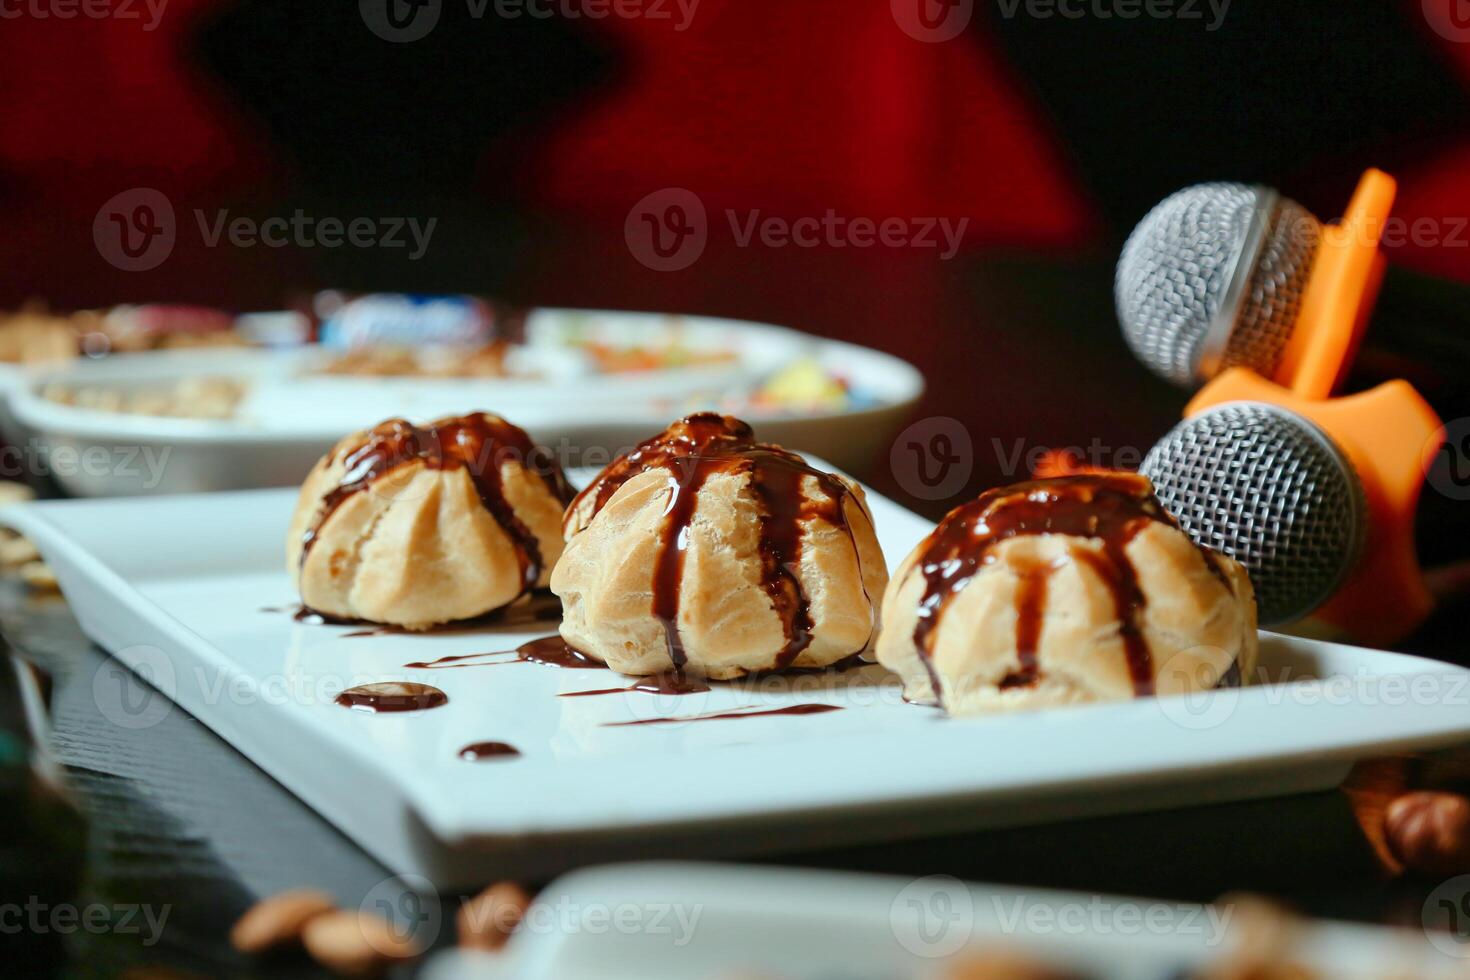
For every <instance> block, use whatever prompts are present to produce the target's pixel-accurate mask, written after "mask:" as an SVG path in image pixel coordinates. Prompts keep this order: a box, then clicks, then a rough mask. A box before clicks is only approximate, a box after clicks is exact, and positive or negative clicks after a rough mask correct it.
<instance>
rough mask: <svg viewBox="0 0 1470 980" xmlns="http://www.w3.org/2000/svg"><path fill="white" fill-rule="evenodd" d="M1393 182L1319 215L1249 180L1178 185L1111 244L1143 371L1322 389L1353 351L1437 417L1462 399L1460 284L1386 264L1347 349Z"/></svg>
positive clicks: (1365, 296) (1377, 272)
mask: <svg viewBox="0 0 1470 980" xmlns="http://www.w3.org/2000/svg"><path fill="white" fill-rule="evenodd" d="M1396 190H1397V185H1396V184H1395V182H1394V180H1393V178H1391V177H1389V176H1388V175H1387V174H1385V173H1382V172H1381V171H1377V170H1370V171H1368V172H1367V173H1366V174H1365V175H1364V176H1363V180H1362V182H1361V183H1360V184H1359V186H1358V190H1357V192H1356V193H1355V194H1354V196H1353V199H1352V202H1351V203H1350V204H1349V206H1348V208H1347V211H1346V212H1345V214H1344V217H1343V219H1342V221H1341V222H1339V223H1338V224H1334V225H1327V224H1323V223H1322V222H1321V221H1319V220H1318V219H1317V218H1316V217H1315V216H1314V215H1313V214H1312V213H1311V212H1310V211H1308V210H1307V209H1306V208H1304V207H1302V206H1301V205H1300V204H1298V203H1297V202H1295V201H1293V200H1291V199H1290V198H1287V197H1283V196H1282V195H1281V194H1279V193H1277V192H1276V191H1274V190H1272V189H1270V188H1268V187H1262V186H1259V185H1247V184H1238V183H1207V184H1198V185H1195V186H1193V187H1189V188H1186V189H1184V190H1182V191H1179V192H1177V193H1175V194H1173V195H1171V196H1170V197H1168V198H1166V199H1165V200H1164V201H1163V202H1161V203H1160V204H1159V205H1157V206H1156V207H1155V208H1154V209H1153V210H1152V211H1150V212H1149V214H1148V215H1147V216H1146V217H1145V218H1144V219H1143V220H1142V221H1141V222H1139V224H1138V226H1137V227H1136V228H1135V229H1134V231H1133V233H1132V235H1131V236H1129V238H1128V241H1127V244H1126V245H1125V246H1124V248H1123V253H1122V257H1121V259H1120V260H1119V262H1118V267H1117V273H1116V277H1115V279H1114V287H1113V292H1114V299H1115V302H1116V306H1117V311H1118V318H1119V321H1120V323H1121V324H1122V327H1123V335H1124V337H1125V339H1126V340H1127V342H1128V345H1129V346H1130V347H1131V348H1132V349H1133V352H1134V353H1135V354H1136V355H1137V356H1138V358H1139V359H1140V360H1141V361H1143V363H1144V364H1145V365H1147V366H1148V367H1149V368H1150V369H1151V370H1153V371H1154V373H1156V374H1158V375H1160V376H1162V377H1164V378H1167V379H1168V380H1170V381H1173V382H1174V383H1176V384H1179V385H1182V386H1186V387H1194V386H1198V385H1201V384H1204V383H1205V382H1207V381H1209V380H1210V379H1212V378H1214V377H1216V376H1218V375H1219V374H1220V372H1222V371H1224V370H1226V369H1228V368H1231V367H1248V368H1251V369H1252V370H1254V371H1256V372H1257V373H1258V374H1260V375H1261V376H1263V377H1266V378H1270V379H1272V380H1274V381H1276V382H1277V383H1278V384H1281V385H1282V386H1284V387H1287V388H1290V389H1292V390H1293V391H1295V392H1297V393H1298V394H1301V395H1305V396H1307V397H1310V398H1326V397H1328V396H1329V395H1330V394H1332V392H1333V391H1334V390H1338V389H1340V388H1342V387H1343V386H1344V383H1345V382H1346V381H1347V380H1348V375H1349V373H1350V371H1351V369H1352V368H1353V366H1354V364H1355V363H1356V364H1357V365H1358V366H1359V367H1361V368H1363V369H1364V374H1365V375H1366V377H1361V378H1357V379H1355V380H1356V381H1358V382H1359V383H1360V384H1363V385H1364V386H1367V385H1371V384H1372V383H1375V382H1376V381H1379V380H1386V379H1387V378H1390V377H1404V378H1407V379H1408V380H1411V381H1412V382H1414V384H1415V386H1416V387H1418V388H1419V389H1420V390H1421V391H1423V392H1425V393H1426V396H1427V397H1428V398H1429V400H1430V401H1431V402H1433V403H1435V407H1436V408H1438V409H1439V410H1440V412H1441V414H1443V415H1444V416H1445V417H1447V418H1453V417H1456V416H1458V415H1461V414H1464V412H1465V409H1466V407H1467V404H1470V399H1467V398H1466V397H1465V396H1466V385H1465V382H1464V381H1463V378H1464V377H1465V376H1466V373H1467V372H1470V291H1466V290H1465V289H1464V288H1463V287H1461V286H1459V285H1458V284H1453V283H1446V282H1441V281H1438V280H1434V279H1432V278H1429V277H1425V276H1416V275H1413V274H1411V273H1407V272H1404V271H1402V270H1392V272H1391V274H1390V275H1391V278H1390V280H1389V282H1388V284H1387V287H1386V288H1385V289H1384V290H1383V309H1382V310H1381V311H1380V315H1379V317H1378V320H1379V326H1378V327H1377V328H1376V329H1375V330H1374V331H1373V332H1372V334H1371V336H1369V337H1368V339H1367V343H1366V346H1364V349H1363V350H1362V352H1361V356H1359V351H1358V347H1359V345H1360V343H1361V342H1363V339H1364V338H1363V334H1364V332H1365V329H1366V326H1367V322H1368V319H1369V314H1370V312H1371V311H1372V309H1373V306H1374V304H1375V301H1376V300H1377V299H1378V296H1379V291H1380V286H1381V285H1383V280H1384V276H1385V272H1386V262H1385V261H1384V257H1383V255H1382V253H1381V252H1380V251H1379V248H1378V246H1379V242H1380V239H1381V236H1382V234H1383V231H1384V227H1385V225H1386V223H1387V220H1388V215H1389V210H1390V208H1391V206H1392V203H1393V198H1394V195H1395V193H1396Z"/></svg>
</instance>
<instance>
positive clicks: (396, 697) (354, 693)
mask: <svg viewBox="0 0 1470 980" xmlns="http://www.w3.org/2000/svg"><path fill="white" fill-rule="evenodd" d="M336 701H337V703H338V704H340V705H341V706H342V707H344V708H353V709H356V710H358V711H371V712H376V713H384V712H393V711H426V710H428V709H429V708H441V707H443V706H444V705H446V704H448V703H449V695H447V694H445V693H444V692H443V691H441V690H439V689H438V688H437V687H430V686H429V685H428V684H416V683H414V682H413V681H379V682H377V683H374V684H360V685H358V686H357V687H349V688H348V689H347V690H345V691H343V692H342V693H341V694H339V695H337V698H336Z"/></svg>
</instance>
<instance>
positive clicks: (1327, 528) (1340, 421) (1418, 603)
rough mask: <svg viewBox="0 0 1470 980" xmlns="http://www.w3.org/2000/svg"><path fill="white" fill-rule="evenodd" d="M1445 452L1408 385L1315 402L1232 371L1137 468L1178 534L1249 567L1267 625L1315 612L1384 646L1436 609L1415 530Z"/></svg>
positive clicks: (1326, 622) (1340, 629) (1320, 619)
mask: <svg viewBox="0 0 1470 980" xmlns="http://www.w3.org/2000/svg"><path fill="white" fill-rule="evenodd" d="M1442 443H1443V428H1442V427H1441V426H1440V424H1439V419H1438V418H1437V417H1436V416H1435V415H1434V412H1433V410H1432V409H1430V407H1429V406H1428V405H1427V404H1426V403H1425V402H1424V400H1423V399H1422V398H1421V397H1420V396H1419V394H1418V393H1417V392H1416V391H1415V390H1414V388H1413V387H1412V386H1411V385H1409V384H1408V383H1407V382H1404V381H1394V382H1389V383H1387V384H1384V385H1380V386H1379V387H1377V388H1374V389H1372V390H1370V391H1366V392H1362V393H1360V394H1356V395H1350V396H1346V397H1341V398H1332V399H1326V400H1316V399H1307V398H1302V397H1300V396H1298V395H1296V394H1295V393H1293V392H1291V391H1289V390H1287V389H1285V388H1282V387H1280V386H1279V385H1276V384H1274V383H1272V382H1269V381H1266V380H1265V379H1263V378H1261V377H1260V376H1258V375H1256V374H1255V373H1254V372H1252V371H1249V370H1246V369H1243V368H1234V369H1231V370H1227V371H1226V372H1225V373H1224V374H1222V375H1220V377H1218V378H1216V379H1215V380H1214V381H1213V382H1211V383H1210V385H1208V386H1207V387H1206V388H1205V389H1204V390H1203V391H1202V392H1200V394H1199V395H1198V396H1196V398H1195V399H1194V401H1193V402H1191V403H1190V405H1189V408H1188V409H1187V410H1186V417H1185V419H1184V421H1183V422H1180V423H1179V424H1178V425H1177V426H1175V427H1174V428H1173V429H1172V430H1171V431H1170V432H1169V433H1168V434H1167V435H1166V436H1164V438H1163V439H1162V440H1160V441H1159V443H1158V444H1157V445H1155V446H1154V448H1153V449H1152V450H1151V451H1150V452H1149V454H1148V456H1147V457H1146V458H1145V459H1144V462H1143V464H1142V466H1141V467H1140V472H1142V473H1143V474H1144V475H1146V476H1148V477H1149V478H1150V479H1151V480H1152V481H1153V483H1154V486H1155V489H1156V491H1157V493H1158V496H1159V500H1160V502H1162V503H1163V505H1164V507H1165V508H1166V509H1167V510H1168V511H1169V512H1170V513H1172V514H1173V515H1174V516H1175V517H1176V518H1178V520H1179V523H1180V525H1181V526H1182V527H1183V528H1184V529H1185V531H1187V532H1188V533H1189V534H1190V535H1191V536H1192V537H1193V538H1194V539H1195V540H1196V541H1198V542H1199V543H1200V544H1203V545H1206V546H1208V547H1210V548H1213V549H1215V550H1216V551H1220V552H1222V553H1224V554H1227V555H1230V556H1231V557H1232V558H1234V559H1236V560H1237V561H1239V562H1240V563H1241V564H1242V565H1244V566H1245V567H1246V569H1247V570H1248V571H1249V572H1250V575H1251V580H1252V581H1253V583H1254V584H1255V587H1256V601H1257V606H1258V613H1259V618H1260V621H1261V623H1262V625H1266V626H1279V625H1282V624H1286V623H1292V622H1296V621H1299V620H1302V619H1304V618H1307V617H1309V616H1310V617H1311V618H1312V619H1313V620H1314V621H1315V624H1316V625H1318V626H1323V627H1327V628H1329V629H1330V630H1331V631H1333V632H1335V633H1337V634H1339V635H1345V636H1349V637H1352V638H1354V639H1357V640H1359V641H1361V642H1364V643H1368V644H1370V645H1379V646H1386V645H1389V644H1392V643H1394V642H1397V641H1398V640H1400V639H1402V638H1403V637H1405V636H1407V635H1408V634H1409V633H1410V632H1412V631H1413V630H1414V629H1415V628H1416V627H1417V626H1418V625H1419V624H1420V623H1421V622H1422V621H1423V620H1424V619H1425V618H1426V617H1427V616H1428V615H1429V613H1430V611H1431V610H1432V608H1433V606H1434V596H1433V595H1432V593H1431V591H1430V587H1429V584H1428V582H1427V580H1426V577H1425V575H1424V572H1423V569H1422V568H1421V566H1420V563H1419V558H1418V554H1417V552H1416V548H1415V543H1414V525H1415V517H1416V511H1417V508H1418V504H1419V498H1420V494H1421V491H1422V489H1423V486H1424V477H1425V473H1426V472H1427V470H1428V467H1429V466H1430V465H1432V464H1433V462H1434V460H1435V459H1436V458H1437V456H1438V453H1439V450H1440V447H1441V445H1442Z"/></svg>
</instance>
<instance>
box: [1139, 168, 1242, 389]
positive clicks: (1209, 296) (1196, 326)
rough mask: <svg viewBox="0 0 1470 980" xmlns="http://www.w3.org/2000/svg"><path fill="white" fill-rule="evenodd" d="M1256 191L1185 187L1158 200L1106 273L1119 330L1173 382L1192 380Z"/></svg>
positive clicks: (1147, 361)
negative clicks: (1111, 278)
mask: <svg viewBox="0 0 1470 980" xmlns="http://www.w3.org/2000/svg"><path fill="white" fill-rule="evenodd" d="M1261 196H1262V193H1261V191H1260V190H1259V189H1258V188H1255V187H1251V186H1249V185H1247V184H1233V183H1209V184H1196V185H1195V186H1193V187H1186V188H1185V189H1184V190H1182V191H1178V192H1176V193H1174V194H1171V195H1169V196H1168V197H1166V198H1165V199H1164V200H1163V201H1161V202H1159V204H1157V205H1156V206H1155V207H1154V209H1153V210H1152V211H1150V212H1149V213H1148V214H1147V215H1146V216H1145V217H1144V219H1143V220H1142V221H1140V222H1139V223H1138V227H1136V228H1134V229H1133V234H1131V235H1129V236H1128V241H1127V243H1126V244H1125V245H1124V246H1123V255H1122V258H1121V259H1120V260H1119V261H1118V271H1117V275H1116V277H1115V278H1114V281H1113V297H1114V300H1115V301H1116V304H1117V307H1118V320H1119V322H1120V323H1122V325H1123V336H1124V338H1125V339H1126V340H1127V341H1128V346H1129V347H1132V348H1133V353H1134V354H1136V355H1137V356H1138V358H1139V360H1141V361H1143V363H1144V364H1146V365H1148V367H1149V368H1151V369H1152V370H1153V371H1154V372H1155V373H1157V374H1160V375H1162V376H1163V377H1165V378H1167V379H1169V380H1170V381H1173V382H1174V383H1176V384H1181V385H1188V384H1191V383H1193V381H1194V377H1195V365H1196V364H1198V363H1199V355H1200V353H1201V351H1202V350H1203V347H1204V342H1205V335H1206V334H1207V333H1208V332H1209V329H1210V324H1211V323H1212V322H1213V321H1214V319H1215V316H1216V315H1217V314H1218V313H1219V311H1220V308H1221V305H1222V304H1223V303H1224V301H1225V294H1226V291H1227V288H1228V286H1229V284H1230V278H1231V275H1232V273H1233V272H1234V270H1235V265H1236V262H1237V261H1238V260H1239V258H1240V255H1241V253H1242V252H1243V251H1244V249H1245V245H1246V239H1247V238H1248V236H1249V234H1250V225H1251V215H1252V212H1253V211H1254V209H1255V208H1256V207H1257V206H1258V203H1259V201H1260V198H1261Z"/></svg>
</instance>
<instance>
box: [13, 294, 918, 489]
mask: <svg viewBox="0 0 1470 980" xmlns="http://www.w3.org/2000/svg"><path fill="white" fill-rule="evenodd" d="M526 330H527V338H528V343H527V344H526V345H524V346H522V347H518V348H515V349H513V350H512V351H511V352H510V353H509V354H508V355H507V360H508V361H509V362H511V363H513V364H514V365H515V366H516V371H517V373H515V374H512V375H511V376H507V377H466V378H457V377H413V376H403V377H380V376H361V377H358V376H351V375H339V374H330V373H323V371H324V369H325V368H327V367H329V366H330V365H331V364H332V363H333V361H334V360H335V359H336V358H338V357H339V356H340V354H339V353H338V352H333V351H329V350H326V349H323V348H319V347H314V346H312V347H304V348H297V349H290V350H261V349H244V348H238V349H230V350H198V351H163V352H153V353H145V354H120V355H114V356H110V357H107V358H104V359H100V360H95V361H92V360H86V359H82V360H79V361H76V362H72V363H69V364H67V365H66V366H64V367H59V368H47V369H33V370H30V371H27V372H24V373H23V374H21V375H18V377H17V378H16V379H12V383H11V384H10V386H9V390H10V392H11V395H10V399H9V409H10V411H11V412H12V413H13V415H14V416H15V419H16V425H15V426H13V427H12V429H13V430H14V431H12V433H11V435H12V436H13V437H15V438H13V439H12V441H18V439H23V438H25V437H26V436H27V435H29V434H34V435H35V436H36V437H37V438H38V439H39V441H40V443H41V444H42V446H43V447H45V448H46V449H47V450H48V451H55V450H56V449H57V448H58V447H60V448H61V449H62V452H63V453H65V454H66V458H68V459H71V458H80V457H82V455H83V454H86V453H88V452H89V451H90V452H91V454H92V457H93V458H97V459H102V458H106V459H115V458H118V457H121V456H124V455H128V454H130V453H137V452H144V453H148V454H151V456H152V457H153V458H155V459H157V458H161V457H162V456H163V455H164V454H165V453H166V454H167V465H166V466H163V467H161V469H159V470H158V471H157V472H156V473H155V472H153V471H142V472H140V468H138V467H110V466H105V465H99V466H95V467H88V468H82V467H74V466H57V467H55V473H56V476H57V479H58V480H59V481H60V482H61V484H62V485H63V486H64V487H65V488H66V490H67V491H68V492H70V493H72V494H76V495H80V496H100V495H114V494H135V493H143V492H152V493H170V492H173V493H183V492H195V491H207V490H235V489H248V488H254V487H272V486H288V485H295V484H298V483H299V482H300V481H301V479H302V478H303V477H304V476H305V474H306V473H307V471H308V470H309V469H310V468H311V465H312V464H313V463H314V462H315V461H316V459H317V458H318V457H319V456H320V455H321V454H322V453H323V452H325V451H326V450H327V449H328V448H330V447H331V446H332V444H333V443H335V442H336V441H337V440H338V439H339V438H341V437H342V436H343V435H346V434H347V433H348V432H351V431H354V430H356V429H360V428H364V427H366V426H370V425H372V424H375V423H376V422H378V421H381V420H382V419H383V418H385V417H388V416H391V415H402V416H405V417H407V418H410V419H413V420H420V421H422V420H424V419H428V418H433V417H436V416H441V415H446V414H458V413H460V412H463V411H464V410H465V408H466V406H477V405H481V406H482V405H493V406H495V407H496V408H497V410H499V411H503V412H505V413H506V414H507V415H509V416H510V417H512V418H514V419H515V420H516V423H517V424H518V425H521V426H522V427H523V428H525V429H527V430H528V431H529V432H530V433H531V434H532V435H533V436H535V437H536V438H537V439H538V440H540V441H541V442H542V443H543V444H546V445H548V446H550V447H552V448H553V449H555V450H558V451H562V450H566V452H567V453H568V454H569V455H570V456H571V457H572V461H575V460H576V458H577V454H578V453H580V452H581V451H583V450H593V451H598V452H601V453H602V456H603V458H602V460H601V461H603V462H605V461H606V458H607V457H608V456H609V455H610V454H611V453H612V452H614V451H616V450H621V449H625V448H628V447H630V446H632V445H636V444H637V442H638V441H639V440H641V439H643V438H646V437H647V436H648V435H649V434H651V433H652V432H656V431H658V430H659V429H661V428H663V426H664V425H665V424H666V423H667V421H668V419H670V418H673V417H677V416H679V415H683V414H686V413H687V412H689V411H693V410H697V409H701V408H716V409H719V410H721V411H727V412H732V413H735V414H740V415H742V416H744V417H749V418H751V419H752V420H753V421H756V422H758V423H759V424H760V426H761V430H762V433H763V435H764V437H765V438H768V439H770V440H771V441H774V442H778V443H782V444H784V445H788V446H791V447H794V448H798V449H800V448H805V449H810V450H814V451H819V452H821V453H822V454H823V455H824V456H826V457H827V458H830V459H833V460H834V461H835V462H837V463H838V464H840V465H846V466H849V467H852V468H856V467H859V466H861V465H864V464H866V463H867V462H868V461H870V460H871V458H872V457H873V456H874V455H875V454H876V453H877V452H879V451H880V450H881V449H882V448H883V447H884V446H885V445H886V440H887V439H888V438H889V437H890V436H891V435H892V433H893V432H894V431H896V429H897V427H898V424H899V423H900V421H901V420H902V419H903V417H904V415H905V413H906V411H907V410H908V408H909V407H910V406H912V405H913V403H914V402H915V401H917V399H918V397H919V396H920V394H922V392H923V382H922V380H921V378H920V376H919V374H918V372H917V371H916V370H915V369H914V368H913V367H911V366H910V365H908V364H906V363H904V362H903V361H900V360H898V359H897V358H894V357H891V356H889V355H886V354H881V353H879V352H877V351H872V350H868V349H866V348H862V347H858V346H855V345H851V344H844V343H839V342H835V341H825V340H820V339H818V338H814V337H809V336H806V335H804V334H801V333H798V332H796V331H793V330H787V329H784V328H780V327H772V326H765V325H759V324H746V323H737V322H735V321H728V320H716V319H711V318H705V317H668V316H662V315H656V314H627V313H608V312H599V311H575V310H538V311H536V312H535V313H533V314H532V315H531V317H530V318H529V320H528V322H527V327H526ZM588 345H597V346H598V347H599V348H607V349H616V350H620V351H624V352H627V351H636V350H639V349H644V348H647V349H658V350H663V351H665V352H667V350H668V349H669V348H670V345H674V346H677V347H678V348H679V349H680V350H683V351H685V352H699V351H703V352H706V353H709V354H710V359H708V360H701V359H700V358H699V357H692V360H690V362H689V363H687V364H684V365H679V364H677V363H668V364H664V365H663V366H659V367H647V366H643V365H642V362H639V361H638V360H637V358H633V357H631V356H630V358H629V359H627V360H626V361H625V362H620V363H623V365H624V366H623V367H619V369H617V370H613V371H605V370H603V369H602V368H601V367H599V366H598V364H597V363H595V361H596V360H597V358H593V357H589V356H586V355H585V354H584V353H583V351H584V350H585V348H587V346H588ZM640 345H641V347H640ZM681 356H682V355H681ZM691 356H692V355H691ZM628 364H631V365H633V366H632V367H627V366H626V365H628ZM625 368H626V369H625ZM201 379H207V380H208V381H210V382H211V384H212V385H213V387H214V388H216V389H217V388H219V387H222V386H226V385H231V384H233V385H236V386H238V387H239V389H240V392H239V400H238V403H237V404H236V406H235V410H234V412H233V413H232V414H230V415H229V416H228V417H224V418H219V417H188V415H189V414H190V413H189V412H188V410H187V406H183V407H180V408H179V410H177V411H173V412H171V413H170V414H168V415H161V414H141V413H139V412H136V411H133V412H125V411H115V410H101V409H99V408H96V407H89V406H95V405H97V404H98V403H99V402H108V403H124V404H138V403H140V402H141V403H144V404H149V403H154V402H159V401H170V402H174V403H179V402H182V401H184V399H180V398H177V397H174V396H176V395H177V394H178V393H179V390H180V389H181V388H183V387H185V386H188V385H190V384H193V385H195V387H198V384H197V383H198V382H199V381H200V380H201ZM838 381H840V382H841V383H840V384H838ZM836 389H841V390H836ZM207 407H208V409H209V410H208V411H207V412H206V411H201V412H200V413H199V414H200V415H204V416H218V415H219V414H220V413H219V412H218V410H217V405H216V404H211V405H209V406H207Z"/></svg>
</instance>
